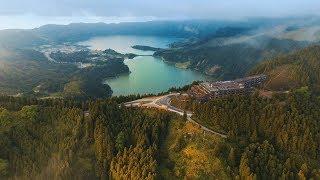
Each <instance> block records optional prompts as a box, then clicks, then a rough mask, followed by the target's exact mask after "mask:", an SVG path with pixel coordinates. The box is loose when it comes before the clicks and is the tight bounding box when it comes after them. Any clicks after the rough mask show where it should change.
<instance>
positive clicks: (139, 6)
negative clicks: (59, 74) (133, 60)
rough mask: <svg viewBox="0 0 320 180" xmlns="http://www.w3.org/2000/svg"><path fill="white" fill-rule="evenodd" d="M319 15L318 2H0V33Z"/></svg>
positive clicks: (137, 0) (247, 0)
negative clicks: (76, 24)
mask: <svg viewBox="0 0 320 180" xmlns="http://www.w3.org/2000/svg"><path fill="white" fill-rule="evenodd" d="M304 15H320V0H0V22H1V23H0V29H7V28H33V27H38V26H41V25H44V24H68V23H71V22H106V23H111V22H113V23H114V22H132V21H149V20H170V19H175V20H176V19H220V20H221V19H233V20H234V19H243V18H248V17H289V16H304Z"/></svg>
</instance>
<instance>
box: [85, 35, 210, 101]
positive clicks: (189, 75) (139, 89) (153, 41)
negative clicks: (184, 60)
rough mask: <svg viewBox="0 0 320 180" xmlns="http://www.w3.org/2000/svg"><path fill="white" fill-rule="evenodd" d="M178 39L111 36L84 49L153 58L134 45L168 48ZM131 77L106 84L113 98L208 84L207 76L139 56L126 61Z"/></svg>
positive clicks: (90, 42) (97, 39) (89, 42)
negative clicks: (194, 82) (198, 83)
mask: <svg viewBox="0 0 320 180" xmlns="http://www.w3.org/2000/svg"><path fill="white" fill-rule="evenodd" d="M176 40H178V39H174V38H163V37H149V36H148V37H146V36H108V37H96V38H93V39H91V40H89V41H86V42H81V43H80V44H82V45H87V46H89V47H90V48H91V49H98V50H104V49H107V48H111V49H114V50H116V51H118V52H121V53H129V52H130V53H136V54H141V55H148V54H150V55H151V54H153V52H152V51H140V50H135V49H132V48H131V46H133V45H147V46H152V47H160V48H165V47H167V45H168V44H169V43H171V42H174V41H176ZM125 64H126V65H127V66H128V67H129V69H130V71H131V73H130V74H126V75H121V76H119V77H116V78H112V79H107V80H106V81H105V83H106V84H108V85H109V86H110V87H111V88H112V90H113V95H114V96H118V95H129V94H146V93H160V92H163V91H167V90H168V89H169V88H170V87H181V86H184V85H186V84H189V83H191V82H193V81H195V80H206V79H208V77H207V76H205V75H203V74H200V73H198V72H195V71H192V70H185V69H179V68H176V67H175V66H173V65H170V64H168V63H165V62H163V61H162V60H161V59H158V58H155V57H152V56H139V57H136V58H134V59H132V60H125Z"/></svg>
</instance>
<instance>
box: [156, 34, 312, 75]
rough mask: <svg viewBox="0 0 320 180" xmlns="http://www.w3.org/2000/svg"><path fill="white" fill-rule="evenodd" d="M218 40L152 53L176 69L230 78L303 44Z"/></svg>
mask: <svg viewBox="0 0 320 180" xmlns="http://www.w3.org/2000/svg"><path fill="white" fill-rule="evenodd" d="M243 38H244V39H245V40H243V41H240V40H239V39H237V38H234V40H233V39H230V38H227V37H225V38H222V39H221V37H219V38H218V37H216V36H211V37H208V38H206V39H200V40H198V41H196V42H192V43H190V44H188V45H184V46H183V47H175V48H170V49H165V50H160V51H157V52H155V53H154V55H155V56H160V57H162V58H163V59H164V60H165V61H169V62H173V63H176V65H177V66H181V64H183V65H188V66H187V68H192V69H196V70H199V71H201V72H203V73H205V74H207V75H211V76H214V77H215V78H219V79H234V78H238V77H242V76H244V75H245V74H246V73H247V72H248V71H249V70H250V69H251V68H252V67H253V66H254V65H256V64H257V63H258V62H260V61H261V60H263V59H265V58H268V57H273V56H275V55H277V54H280V53H286V52H290V51H292V50H295V49H299V48H302V47H304V46H305V45H306V44H305V43H304V42H299V41H293V40H280V39H275V38H272V37H267V36H258V37H255V36H254V37H250V38H249V37H243Z"/></svg>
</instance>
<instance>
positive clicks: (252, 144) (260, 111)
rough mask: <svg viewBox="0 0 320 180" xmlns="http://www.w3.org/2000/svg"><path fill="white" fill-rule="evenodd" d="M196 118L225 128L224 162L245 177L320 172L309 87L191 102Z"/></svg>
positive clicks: (317, 102)
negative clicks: (271, 94)
mask: <svg viewBox="0 0 320 180" xmlns="http://www.w3.org/2000/svg"><path fill="white" fill-rule="evenodd" d="M193 108H194V111H195V117H194V118H195V119H196V120H197V121H198V122H202V123H203V124H206V125H207V126H208V127H210V128H212V129H216V130H217V131H221V132H224V133H226V134H228V143H229V144H230V145H231V149H230V152H229V156H228V163H229V165H230V167H232V172H233V174H234V175H236V176H238V177H240V178H243V179H270V178H271V179H278V178H281V179H305V178H307V179H309V178H313V179H319V178H320V169H319V167H320V164H319V162H320V156H319V155H320V154H319V147H320V141H319V138H320V133H319V132H320V131H319V127H320V124H319V123H320V121H319V117H320V116H319V115H320V111H319V109H320V97H319V96H317V95H315V94H314V93H312V92H311V91H310V90H309V89H308V88H307V87H303V88H300V89H297V90H295V91H293V92H290V93H289V94H279V95H277V96H274V97H273V98H271V99H268V98H263V97H259V96H258V93H256V94H254V95H252V96H251V97H250V98H248V97H244V96H242V97H241V96H239V97H227V98H222V99H215V100H212V101H210V102H207V103H205V104H194V107H193Z"/></svg>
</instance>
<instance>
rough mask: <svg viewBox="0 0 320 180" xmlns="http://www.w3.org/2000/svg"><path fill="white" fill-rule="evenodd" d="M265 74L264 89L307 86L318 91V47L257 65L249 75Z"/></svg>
mask: <svg viewBox="0 0 320 180" xmlns="http://www.w3.org/2000/svg"><path fill="white" fill-rule="evenodd" d="M261 73H263V74H266V75H268V81H267V82H266V83H265V88H267V89H270V90H289V89H293V88H299V87H302V86H308V87H309V88H312V89H313V90H316V91H318V92H319V90H320V46H319V45H315V46H310V47H307V48H305V49H302V50H299V51H296V52H294V53H291V54H288V55H281V56H278V57H275V58H272V59H270V60H267V61H263V62H261V63H259V64H258V65H257V66H256V67H255V68H253V69H252V70H251V72H250V74H261Z"/></svg>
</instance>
